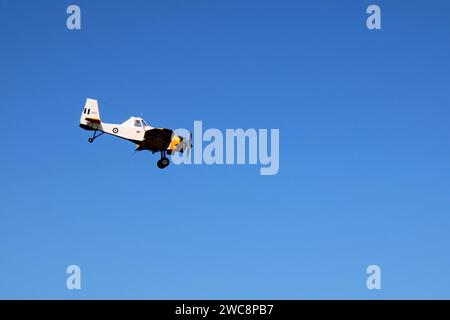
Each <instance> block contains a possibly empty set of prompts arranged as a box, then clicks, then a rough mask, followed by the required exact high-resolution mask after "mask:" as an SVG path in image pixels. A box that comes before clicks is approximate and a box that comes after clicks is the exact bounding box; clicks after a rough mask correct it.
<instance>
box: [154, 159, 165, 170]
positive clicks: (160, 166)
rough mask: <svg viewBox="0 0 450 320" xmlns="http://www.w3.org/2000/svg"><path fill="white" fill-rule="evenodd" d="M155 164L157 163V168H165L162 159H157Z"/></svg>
mask: <svg viewBox="0 0 450 320" xmlns="http://www.w3.org/2000/svg"><path fill="white" fill-rule="evenodd" d="M156 165H157V166H158V168H160V169H164V168H165V166H164V165H163V163H162V160H158V162H157V163H156Z"/></svg>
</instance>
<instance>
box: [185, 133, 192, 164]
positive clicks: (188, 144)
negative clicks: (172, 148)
mask: <svg viewBox="0 0 450 320" xmlns="http://www.w3.org/2000/svg"><path fill="white" fill-rule="evenodd" d="M184 148H185V149H186V154H187V157H188V158H189V156H190V155H191V149H192V132H189V139H188V141H186V145H185V146H184Z"/></svg>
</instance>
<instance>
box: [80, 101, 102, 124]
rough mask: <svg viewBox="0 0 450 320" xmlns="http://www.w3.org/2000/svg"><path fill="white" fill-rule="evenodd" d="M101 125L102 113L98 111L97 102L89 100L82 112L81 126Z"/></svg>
mask: <svg viewBox="0 0 450 320" xmlns="http://www.w3.org/2000/svg"><path fill="white" fill-rule="evenodd" d="M100 123H101V119H100V111H99V110H98V103H97V100H94V99H89V98H87V99H86V103H85V105H84V109H83V111H82V112H81V118H80V125H89V124H100Z"/></svg>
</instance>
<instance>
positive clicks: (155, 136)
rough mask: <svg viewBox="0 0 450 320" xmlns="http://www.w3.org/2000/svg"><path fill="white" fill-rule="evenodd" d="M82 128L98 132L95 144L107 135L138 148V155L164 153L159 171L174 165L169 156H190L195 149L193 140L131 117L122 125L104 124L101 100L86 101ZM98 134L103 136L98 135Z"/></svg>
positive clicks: (92, 139)
mask: <svg viewBox="0 0 450 320" xmlns="http://www.w3.org/2000/svg"><path fill="white" fill-rule="evenodd" d="M80 127H81V128H83V129H85V130H90V131H94V134H93V135H92V138H89V140H88V141H89V142H91V143H92V142H94V140H95V139H97V138H98V137H99V136H101V135H102V134H104V133H107V134H110V135H113V136H116V137H119V138H122V139H126V140H128V141H131V142H133V143H135V144H136V151H141V150H149V151H151V152H152V153H155V152H160V153H161V159H160V160H158V162H157V165H158V168H160V169H164V168H165V167H167V166H168V165H169V163H170V161H169V159H168V158H167V156H166V155H167V154H169V155H171V154H173V153H174V152H181V153H183V152H184V151H185V150H186V151H187V152H188V153H189V150H190V149H191V147H192V144H191V136H190V137H189V138H188V139H185V138H183V137H180V136H177V135H176V134H174V132H173V131H172V130H170V129H164V128H153V127H151V126H149V125H148V124H147V123H146V122H145V121H144V119H142V118H138V117H131V118H130V119H128V120H127V121H125V122H124V123H122V124H114V123H104V122H102V120H101V118H100V112H99V110H98V103H97V100H94V99H89V98H88V99H86V104H85V105H84V109H83V111H82V112H81V118H80ZM97 132H100V133H99V134H97Z"/></svg>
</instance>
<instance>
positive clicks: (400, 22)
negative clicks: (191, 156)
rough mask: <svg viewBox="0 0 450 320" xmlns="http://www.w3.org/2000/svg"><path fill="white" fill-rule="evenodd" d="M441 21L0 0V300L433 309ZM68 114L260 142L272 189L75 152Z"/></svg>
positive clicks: (398, 8) (444, 4) (119, 143)
mask: <svg viewBox="0 0 450 320" xmlns="http://www.w3.org/2000/svg"><path fill="white" fill-rule="evenodd" d="M72 3H75V4H77V5H79V6H80V7H81V11H82V30H79V31H69V30H67V28H66V18H67V15H66V8H67V6H68V5H70V4H72ZM369 4H378V5H380V6H381V9H382V30H380V31H369V30H368V29H367V28H366V25H365V20H366V17H367V15H366V13H365V12H366V8H367V6H368V5H369ZM449 9H450V4H449V3H448V1H424V0H421V1H379V0H377V1H372V2H367V1H356V0H354V1H349V0H345V1H324V0H321V1H288V0H281V1H273V0H272V1H267V0H258V1H253V0H248V1H237V0H230V1H206V0H204V1H198V0H192V1H173V0H169V1H82V0H80V1H75V2H69V1H39V2H36V1H35V2H29V1H11V0H1V1H0V40H1V42H0V43H1V50H0V96H1V100H0V101H1V102H0V105H1V110H2V119H3V121H2V125H1V126H0V133H1V135H2V150H3V152H2V157H1V158H0V164H1V169H0V172H1V178H2V179H1V180H2V183H1V184H0V191H1V192H0V195H1V196H0V197H1V198H0V199H1V222H0V298H32V299H40V298H61V299H78V298H86V299H95V298H125V299H128V298H138V299H197V298H199V299H202V298H208V299H215V298H225V299H226V298H238V299H240V298H254V299H260V298H261V299H302V298H359V299H379V298H388V299H390V298H450V276H449V270H450V254H449V250H448V247H449V245H450V234H449V232H448V230H449V227H450V217H449V214H450V202H449V192H450V170H449V169H450V143H449V141H450V129H449V125H448V121H449V116H450V111H449V105H450V95H449V91H448V88H449V87H448V86H449V83H450V72H449V71H450V70H449V67H450V62H449V55H450V42H449V41H448V40H449V38H450V20H449V18H448V12H449ZM87 97H91V98H96V99H98V100H99V104H100V112H101V114H102V118H103V119H104V120H105V121H107V122H122V121H124V120H126V119H127V118H128V117H129V116H131V115H136V116H139V115H140V114H141V113H142V114H143V116H144V118H145V119H146V120H147V121H148V122H149V123H151V124H152V125H154V126H157V127H168V128H178V127H183V128H192V126H193V121H194V120H202V121H203V126H204V127H205V128H219V129H226V128H279V129H280V171H279V174H278V175H275V176H261V175H259V166H254V165H253V166H250V165H246V166H207V165H196V166H194V165H192V166H173V165H171V166H170V167H169V168H167V169H165V170H163V171H161V170H159V169H158V168H157V167H156V165H155V162H156V160H157V155H151V154H150V153H147V152H141V153H136V154H135V153H134V151H133V148H134V146H133V145H132V144H130V143H129V142H127V141H123V140H118V139H114V138H113V137H110V136H103V137H101V138H100V139H98V140H97V141H95V143H94V144H89V143H87V139H88V137H89V133H88V132H86V131H83V130H81V129H80V128H79V127H78V121H79V117H80V113H81V110H82V107H83V105H84V101H85V99H86V98H87ZM71 264H77V265H79V266H80V267H81V270H82V290H80V291H69V290H67V289H66V277H67V275H66V273H65V270H66V267H67V266H68V265H71ZM370 264H377V265H379V266H380V267H381V270H382V290H380V291H370V290H368V289H367V288H366V278H367V275H366V273H365V271H366V268H367V266H368V265H370Z"/></svg>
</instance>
